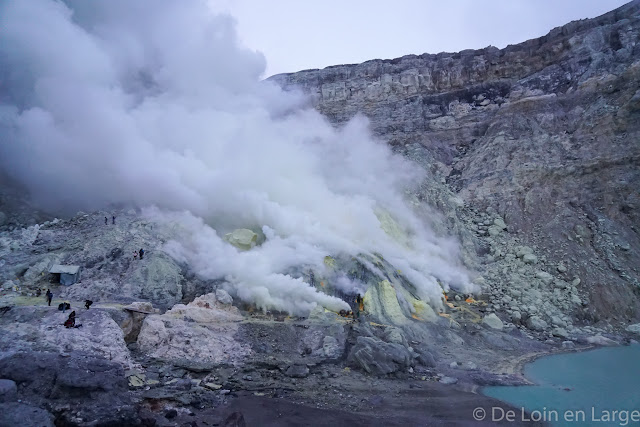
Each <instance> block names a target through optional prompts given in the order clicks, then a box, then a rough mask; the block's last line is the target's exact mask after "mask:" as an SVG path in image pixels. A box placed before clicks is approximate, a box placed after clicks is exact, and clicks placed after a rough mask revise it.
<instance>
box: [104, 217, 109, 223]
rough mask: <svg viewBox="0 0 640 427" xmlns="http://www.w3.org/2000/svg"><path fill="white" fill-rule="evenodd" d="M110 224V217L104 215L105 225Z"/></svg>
mask: <svg viewBox="0 0 640 427" xmlns="http://www.w3.org/2000/svg"><path fill="white" fill-rule="evenodd" d="M107 224H109V218H107V217H106V216H105V217H104V225H107Z"/></svg>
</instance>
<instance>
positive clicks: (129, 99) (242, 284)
mask: <svg viewBox="0 0 640 427" xmlns="http://www.w3.org/2000/svg"><path fill="white" fill-rule="evenodd" d="M264 69H265V58H264V57H263V56H262V55H261V54H260V53H256V52H252V51H249V50H246V49H244V48H242V47H241V46H239V43H238V40H237V38H236V34H235V29H234V21H233V20H232V18H230V17H229V16H224V15H214V14H213V13H212V12H211V11H210V9H209V8H208V7H207V5H206V2H205V1H204V0H202V1H200V0H164V1H151V0H139V1H131V0H104V1H91V2H88V1H83V0H67V1H65V2H60V1H55V0H19V1H18V0H15V1H6V2H2V3H1V4H0V167H1V168H2V169H3V170H4V172H5V173H7V174H9V175H10V176H12V177H14V178H16V179H18V180H19V181H20V182H21V183H23V184H24V185H25V186H26V187H27V188H28V190H29V191H30V194H31V196H32V198H33V200H34V202H35V203H37V204H38V205H40V206H43V207H45V208H47V209H49V210H51V211H54V212H62V213H73V212H75V211H77V210H79V209H83V210H92V209H98V208H103V207H105V206H108V205H110V204H114V203H118V204H134V205H137V206H150V205H153V206H158V207H159V209H152V210H149V211H148V213H147V214H148V215H150V216H153V217H154V218H156V219H157V220H158V221H160V222H163V223H165V224H171V223H173V224H175V223H176V222H178V223H180V224H181V225H180V227H177V228H176V236H177V237H176V240H175V241H172V242H170V243H169V244H168V245H167V247H166V250H167V251H168V252H169V253H170V254H171V255H173V256H174V257H175V258H176V259H179V260H181V261H183V262H186V263H189V264H190V265H191V266H192V268H194V269H195V270H196V271H197V272H198V273H200V274H201V275H202V276H204V277H208V278H218V277H226V278H227V279H228V280H229V282H230V286H231V287H232V289H231V290H232V291H233V292H234V293H235V294H236V295H238V296H239V297H241V298H243V299H245V300H248V301H253V302H256V303H257V304H258V305H259V306H260V307H262V308H277V309H284V310H288V311H291V312H296V313H303V312H306V311H308V310H309V309H311V308H312V307H313V306H314V305H315V304H316V303H320V304H322V305H324V306H326V307H331V308H334V309H336V308H341V307H344V303H343V302H341V301H340V300H337V299H336V298H333V297H330V296H327V295H324V294H322V293H319V292H317V291H316V290H315V289H314V288H312V287H310V286H308V285H307V284H305V283H304V282H302V281H301V280H298V279H293V278H291V277H290V276H287V275H286V274H283V272H284V271H285V270H287V269H288V268H290V267H292V266H296V265H311V266H317V268H320V269H321V268H323V263H322V260H323V259H324V256H326V255H331V254H337V253H346V254H351V255H357V254H359V253H373V252H376V253H380V254H382V255H383V256H384V257H385V258H386V259H387V260H389V261H390V262H392V263H393V265H394V266H395V267H397V268H398V269H401V270H402V272H403V274H405V275H406V276H407V277H408V278H409V279H410V280H412V281H413V282H414V283H415V284H416V285H417V286H418V287H419V289H420V290H421V292H422V294H423V295H422V296H423V297H424V298H427V299H431V300H432V301H434V302H435V301H438V300H439V297H440V292H441V291H440V289H441V288H440V285H439V284H438V283H437V280H440V281H442V282H444V283H447V284H451V285H452V286H456V287H459V288H465V287H467V288H468V287H469V286H470V284H469V280H468V278H467V276H466V274H465V273H464V272H463V271H462V270H461V269H460V268H459V267H457V266H456V265H455V259H456V258H457V254H456V246H455V245H454V244H453V243H452V242H450V241H447V240H444V239H439V238H436V237H435V236H434V235H433V233H431V232H430V231H429V230H428V229H427V228H426V227H425V225H424V221H423V220H422V219H420V218H419V215H416V213H415V212H414V211H413V210H412V209H411V208H410V207H408V205H407V204H406V203H405V201H404V197H403V194H404V190H405V189H407V188H409V187H411V186H412V185H415V184H416V183H419V182H420V180H421V179H422V178H421V175H420V171H419V170H418V169H417V168H416V167H415V166H414V165H412V164H411V163H409V162H407V161H405V160H404V159H402V158H400V157H398V156H395V155H393V154H392V153H391V152H390V150H389V149H388V147H387V146H386V145H385V144H384V143H383V142H381V141H375V140H373V139H372V138H371V136H370V135H369V133H368V130H367V122H366V120H365V119H363V118H356V119H354V120H353V121H351V122H350V123H349V124H347V125H346V126H345V127H343V128H342V129H339V130H336V129H334V128H332V126H330V125H329V124H328V123H327V122H326V120H325V119H324V118H323V117H322V116H320V115H319V114H318V113H317V112H315V111H314V110H312V109H310V108H308V107H307V106H306V104H307V101H306V100H305V99H304V97H303V96H301V95H300V94H296V93H285V92H283V91H281V90H280V89H279V88H277V87H275V86H273V85H270V84H268V83H265V82H261V81H260V78H261V75H262V73H263V71H264ZM170 211H180V212H182V213H175V212H173V213H172V212H170ZM385 218H387V219H388V221H386V220H385V221H386V222H387V223H390V224H393V227H394V230H396V231H397V233H396V234H397V235H396V236H395V238H394V237H393V236H391V235H390V234H393V233H389V229H388V227H387V231H385V230H384V229H383V228H384V225H383V224H381V219H385ZM385 221H382V222H385ZM239 227H245V228H253V229H262V230H263V232H264V234H265V235H266V236H267V240H266V242H265V243H264V244H263V245H262V246H261V247H259V248H255V249H254V250H252V251H249V252H239V251H238V250H236V249H235V248H234V247H232V246H230V245H229V244H227V243H226V242H224V241H223V240H222V239H221V236H222V235H223V234H224V233H225V232H228V231H230V230H232V229H234V228H239ZM336 286H338V287H339V288H344V287H348V286H349V281H348V280H345V279H344V278H343V279H340V280H339V283H337V284H336ZM354 286H357V287H360V286H362V284H360V283H358V284H354Z"/></svg>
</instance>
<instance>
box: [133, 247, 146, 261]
mask: <svg viewBox="0 0 640 427" xmlns="http://www.w3.org/2000/svg"><path fill="white" fill-rule="evenodd" d="M143 256H144V249H142V248H140V250H139V251H133V259H138V257H140V259H142V257H143Z"/></svg>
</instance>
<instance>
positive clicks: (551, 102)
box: [270, 1, 640, 321]
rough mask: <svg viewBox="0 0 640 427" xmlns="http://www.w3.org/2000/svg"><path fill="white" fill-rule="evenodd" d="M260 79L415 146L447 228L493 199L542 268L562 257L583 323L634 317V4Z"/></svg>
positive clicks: (639, 70)
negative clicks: (500, 34)
mask: <svg viewBox="0 0 640 427" xmlns="http://www.w3.org/2000/svg"><path fill="white" fill-rule="evenodd" d="M270 80H272V81H274V82H276V83H278V84H279V85H281V86H282V87H284V88H286V89H291V90H293V89H294V88H297V89H301V90H302V91H303V92H305V93H307V94H309V95H310V98H311V100H312V102H313V103H314V106H315V107H316V108H317V109H318V110H319V111H320V112H322V113H323V114H324V115H325V116H326V117H327V118H328V119H329V120H330V121H331V122H332V123H334V124H336V125H339V124H342V123H345V122H346V121H348V120H349V119H350V118H352V117H353V116H355V115H356V114H364V115H365V116H366V117H368V118H369V119H370V121H371V128H372V130H373V132H374V133H375V134H376V135H377V136H379V137H381V138H382V139H384V140H386V141H387V142H388V143H389V144H391V145H392V146H394V148H395V149H396V150H398V151H401V152H402V151H404V152H405V153H407V152H410V151H411V150H414V151H415V148H416V147H417V148H418V149H419V150H422V151H423V152H426V154H424V155H423V156H422V158H426V162H425V166H426V167H427V168H428V169H429V170H430V171H431V172H432V173H433V176H434V177H435V180H434V182H436V183H438V184H439V183H441V182H442V183H445V184H446V187H448V190H450V191H452V192H454V193H455V194H456V196H457V197H459V198H460V199H461V200H463V201H464V203H465V205H464V207H463V208H461V209H458V210H457V211H456V214H455V221H454V222H457V226H459V227H462V228H464V225H463V223H465V222H464V219H465V216H469V215H473V213H474V212H479V211H483V210H485V209H487V208H489V209H494V210H495V211H496V212H497V213H499V214H500V216H501V217H502V218H504V220H505V222H506V224H507V226H508V231H509V233H511V234H514V235H515V236H517V237H516V239H518V240H519V241H521V242H522V243H526V244H529V245H533V246H534V247H536V248H539V250H540V251H541V253H542V254H544V255H543V256H544V257H545V259H547V260H548V261H549V264H551V263H558V265H562V266H564V265H567V264H569V265H571V268H572V271H573V274H574V275H575V277H579V278H580V280H579V282H580V283H579V287H580V290H581V292H582V293H583V294H584V295H586V298H585V302H584V307H583V310H584V312H585V313H583V314H584V315H586V316H588V317H590V318H591V320H598V319H600V318H618V319H620V320H627V321H628V320H630V319H632V318H638V316H639V315H640V310H639V308H640V304H639V302H638V300H639V295H640V292H639V289H640V272H639V271H638V265H640V238H639V236H638V229H637V227H638V226H639V224H640V214H639V210H638V209H639V208H640V194H639V188H640V167H639V166H640V89H638V88H639V87H640V2H639V1H633V2H631V3H628V4H627V5H625V6H623V7H621V8H619V9H616V10H614V11H612V12H609V13H607V14H605V15H602V16H600V17H598V18H595V19H590V20H582V21H576V22H571V23H569V24H567V25H565V26H562V27H558V28H556V29H554V30H552V31H551V32H549V34H547V35H546V36H543V37H540V38H537V39H533V40H529V41H526V42H524V43H521V44H517V45H511V46H508V47H506V48H505V49H497V48H495V47H487V48H485V49H481V50H465V51H462V52H458V53H440V54H437V55H431V54H424V55H419V56H417V55H409V56H404V57H402V58H397V59H393V60H372V61H367V62H365V63H362V64H356V65H339V66H332V67H328V68H325V69H322V70H305V71H300V72H298V73H292V74H281V75H276V76H273V77H272V78H271V79H270ZM454 225H455V224H454ZM480 234H482V233H480ZM480 237H482V236H480ZM485 237H489V238H490V236H485ZM490 243H491V242H490ZM478 245H480V246H482V244H481V242H480V243H478V242H476V247H477V246H478ZM486 268H490V266H487V267H486ZM563 268H564V267H563ZM505 274H506V272H505ZM569 280H570V279H569Z"/></svg>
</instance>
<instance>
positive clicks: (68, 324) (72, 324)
mask: <svg viewBox="0 0 640 427" xmlns="http://www.w3.org/2000/svg"><path fill="white" fill-rule="evenodd" d="M45 296H46V297H47V305H49V306H51V301H52V300H53V292H51V289H47V293H46V294H45ZM92 304H93V301H91V300H90V299H88V300H85V301H84V306H85V308H86V309H87V310H89V307H91V305H92ZM70 309H71V304H69V303H68V302H61V303H60V304H59V305H58V310H60V311H62V312H63V313H64V312H65V311H67V310H70ZM63 326H64V327H65V328H79V327H80V326H82V325H76V312H75V310H74V311H72V312H71V314H69V318H67V320H65V321H64V323H63Z"/></svg>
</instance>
